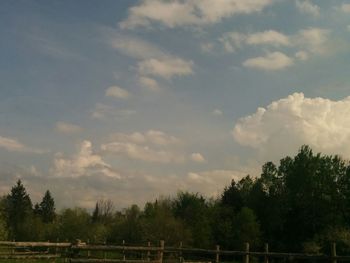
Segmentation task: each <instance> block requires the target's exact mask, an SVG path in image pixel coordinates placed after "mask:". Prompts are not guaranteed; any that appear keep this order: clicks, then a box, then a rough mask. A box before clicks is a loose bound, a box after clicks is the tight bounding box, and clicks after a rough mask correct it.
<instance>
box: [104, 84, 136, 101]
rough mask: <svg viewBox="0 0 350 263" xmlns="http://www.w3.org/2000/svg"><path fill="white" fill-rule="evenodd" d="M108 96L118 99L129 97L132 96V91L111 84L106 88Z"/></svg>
mask: <svg viewBox="0 0 350 263" xmlns="http://www.w3.org/2000/svg"><path fill="white" fill-rule="evenodd" d="M105 94H106V96H107V97H114V98H118V99H127V98H129V97H130V93H129V92H128V91H127V90H125V89H122V88H121V87H118V86H111V87H109V88H108V89H107V90H106V93H105Z"/></svg>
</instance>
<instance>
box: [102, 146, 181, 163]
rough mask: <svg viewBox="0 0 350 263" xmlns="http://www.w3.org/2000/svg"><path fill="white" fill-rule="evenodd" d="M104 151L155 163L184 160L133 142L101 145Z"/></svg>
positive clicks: (179, 156)
mask: <svg viewBox="0 0 350 263" xmlns="http://www.w3.org/2000/svg"><path fill="white" fill-rule="evenodd" d="M101 150H102V151H104V152H105V153H109V154H115V155H121V156H127V157H128V158H130V159H135V160H141V161H145V162H156V163H172V162H175V163H179V162H183V161H184V157H183V156H182V155H178V154H176V153H172V152H169V151H164V150H155V149H151V148H150V147H149V146H144V145H139V144H135V143H124V142H111V143H107V144H103V145H101Z"/></svg>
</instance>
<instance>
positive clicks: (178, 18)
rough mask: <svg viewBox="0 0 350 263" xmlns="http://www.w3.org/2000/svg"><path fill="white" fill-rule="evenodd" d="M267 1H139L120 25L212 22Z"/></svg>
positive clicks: (254, 9)
mask: <svg viewBox="0 0 350 263" xmlns="http://www.w3.org/2000/svg"><path fill="white" fill-rule="evenodd" d="M271 3H272V0H245V1H241V0H216V1H212V0H202V1H195V0H194V1H193V0H190V1H180V0H172V1H165V0H143V1H141V2H140V4H138V5H136V6H133V7H131V8H130V9H129V15H128V18H127V19H126V20H124V21H122V22H121V23H120V26H121V28H124V29H130V28H135V27H139V26H151V24H152V23H154V22H157V23H160V24H162V25H165V26H167V27H170V28H174V27H181V26H192V25H196V26H198V25H206V24H214V23H218V22H220V21H221V20H222V19H224V18H228V17H230V16H233V15H236V14H251V13H256V12H260V11H262V10H263V9H264V8H265V7H266V6H268V5H270V4H271Z"/></svg>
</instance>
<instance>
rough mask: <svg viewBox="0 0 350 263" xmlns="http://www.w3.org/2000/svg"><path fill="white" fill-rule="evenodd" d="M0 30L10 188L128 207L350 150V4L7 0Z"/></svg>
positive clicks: (207, 190)
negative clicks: (315, 154)
mask: <svg viewBox="0 0 350 263" xmlns="http://www.w3.org/2000/svg"><path fill="white" fill-rule="evenodd" d="M0 34H1V36H2V37H1V41H0V57H1V59H0V69H1V70H0V79H1V82H0V94H1V96H0V123H1V125H0V167H1V174H0V185H1V186H0V194H6V193H7V192H8V191H9V189H10V188H11V186H12V185H13V184H14V183H15V181H16V180H17V179H18V178H21V179H22V180H23V181H24V182H25V184H26V186H27V188H28V191H29V192H30V193H31V195H32V197H33V199H34V201H37V200H39V199H40V198H41V196H42V193H43V192H44V191H45V190H46V189H50V190H51V191H52V192H53V195H54V197H55V198H56V202H57V206H58V207H71V206H75V205H77V206H83V207H86V208H91V207H93V206H94V203H95V202H96V200H98V199H100V198H110V199H111V200H113V201H114V202H115V205H116V207H119V208H121V207H125V206H128V205H130V204H132V203H137V204H140V205H142V204H143V203H144V202H145V201H147V200H152V199H154V198H155V197H157V196H159V195H172V194H175V193H176V192H177V191H178V190H188V191H194V192H200V193H202V194H204V195H206V196H217V194H218V193H220V191H222V189H223V188H224V187H225V185H227V184H229V183H230V181H231V179H236V180H238V179H239V178H241V177H242V176H244V175H246V174H250V175H252V176H259V173H260V167H261V165H262V164H263V163H264V162H266V161H270V160H272V161H275V162H278V160H279V159H280V158H282V157H283V156H285V155H287V154H290V155H292V154H295V152H296V151H297V149H298V148H299V147H300V146H301V145H302V144H309V145H310V146H311V147H313V148H314V149H315V150H316V151H322V152H325V153H329V154H335V153H337V154H340V155H342V156H343V157H344V158H346V159H347V158H350V150H349V149H348V148H349V147H348V144H349V143H350V124H349V123H350V117H349V116H350V114H349V113H350V98H348V96H349V91H350V86H349V82H350V77H349V71H350V64H349V61H350V45H349V40H350V2H349V1H345V0H344V1H336V0H331V1H311V0H296V1H292V0H288V1H287V0H245V1H242V0H216V1H214V0H202V1H196V0H189V1H181V0H169V1H165V0H164V1H163V0H139V1H107V0H104V1H100V2H98V3H97V2H96V1H39V0H38V1H1V3H0Z"/></svg>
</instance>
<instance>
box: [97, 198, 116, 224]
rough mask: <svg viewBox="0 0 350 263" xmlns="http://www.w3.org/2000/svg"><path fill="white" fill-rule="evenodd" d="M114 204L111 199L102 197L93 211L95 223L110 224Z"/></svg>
mask: <svg viewBox="0 0 350 263" xmlns="http://www.w3.org/2000/svg"><path fill="white" fill-rule="evenodd" d="M113 211H114V204H113V202H112V201H111V200H110V199H100V200H98V201H97V202H96V205H95V209H94V211H93V213H92V222H93V223H97V222H100V223H103V224H108V223H110V222H111V220H112V219H113Z"/></svg>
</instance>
